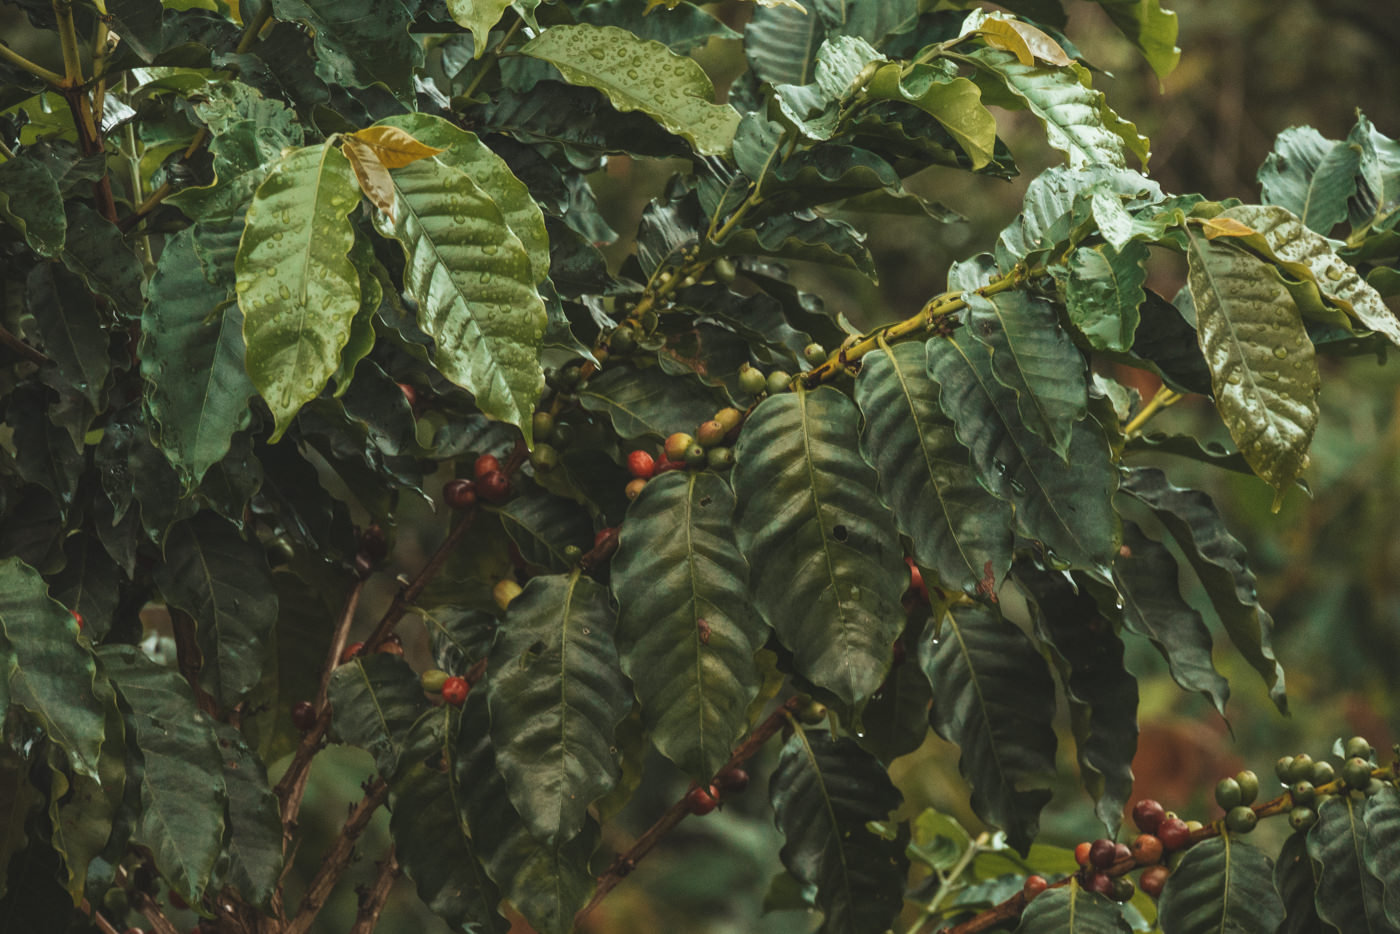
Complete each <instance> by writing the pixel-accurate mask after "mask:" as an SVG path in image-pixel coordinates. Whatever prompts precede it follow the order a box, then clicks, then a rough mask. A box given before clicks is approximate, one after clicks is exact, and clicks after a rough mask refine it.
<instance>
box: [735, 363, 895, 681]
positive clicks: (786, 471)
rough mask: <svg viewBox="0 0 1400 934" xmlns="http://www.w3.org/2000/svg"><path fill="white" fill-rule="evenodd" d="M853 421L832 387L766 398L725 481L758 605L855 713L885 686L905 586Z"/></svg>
mask: <svg viewBox="0 0 1400 934" xmlns="http://www.w3.org/2000/svg"><path fill="white" fill-rule="evenodd" d="M859 418H860V416H859V412H858V410H857V409H856V407H855V404H854V403H853V402H851V400H850V399H848V398H847V397H846V396H844V395H842V394H841V393H839V392H837V391H836V390H834V389H831V388H830V387H822V388H819V389H817V390H815V391H812V392H797V393H783V394H780V395H776V396H770V397H769V398H768V399H766V400H764V402H762V403H761V404H760V405H759V406H758V408H757V409H755V410H754V411H753V413H752V414H751V415H750V416H749V418H748V420H747V421H746V422H745V424H744V431H743V433H742V434H740V436H739V442H738V444H737V445H736V447H735V460H736V466H735V468H734V478H733V482H734V491H735V493H736V495H737V497H738V502H739V506H738V514H737V524H738V534H739V547H740V549H741V550H742V551H743V553H744V556H745V557H746V558H747V559H748V562H749V567H750V568H751V574H750V578H749V579H750V585H749V589H750V597H751V599H752V600H753V604H754V606H755V607H756V608H757V609H758V611H759V613H761V614H762V615H763V618H764V619H765V620H767V622H768V624H769V625H770V626H772V627H773V630H774V631H775V632H776V633H777V635H778V638H779V640H781V641H782V643H783V644H784V645H785V646H787V647H788V648H789V649H790V650H791V651H792V652H793V657H794V664H795V666H796V668H797V672H798V673H799V674H801V675H802V676H803V677H805V678H807V679H808V680H810V681H812V682H813V683H815V684H817V685H819V686H820V687H822V688H825V689H826V690H829V691H832V692H833V693H835V694H836V696H837V697H839V698H840V699H841V700H842V701H843V702H844V703H847V704H851V705H855V704H859V703H860V702H861V701H863V700H864V699H865V698H867V697H869V696H870V695H871V694H872V693H874V692H875V690H876V689H877V688H878V687H879V686H880V682H881V681H882V680H883V679H884V674H885V668H886V666H887V665H888V660H889V655H890V646H891V644H892V643H893V642H894V640H895V638H896V637H897V636H898V635H899V633H900V630H901V629H902V628H903V613H902V612H901V611H900V609H899V597H900V594H901V593H903V591H904V588H905V585H906V583H907V580H908V578H907V574H906V571H905V569H904V567H903V566H902V564H903V562H902V561H901V554H900V547H899V537H898V533H897V532H896V530H895V527H894V523H893V521H892V520H891V518H890V515H889V512H888V511H887V510H886V509H885V507H884V505H883V504H882V503H881V502H880V498H879V495H878V493H877V490H876V482H877V478H876V474H875V471H874V470H873V469H871V468H870V466H869V465H867V464H866V463H865V461H863V460H862V459H861V458H860V455H859V454H858V453H857V452H856V450H855V444H854V442H855V440H856V431H857V424H858V422H859Z"/></svg>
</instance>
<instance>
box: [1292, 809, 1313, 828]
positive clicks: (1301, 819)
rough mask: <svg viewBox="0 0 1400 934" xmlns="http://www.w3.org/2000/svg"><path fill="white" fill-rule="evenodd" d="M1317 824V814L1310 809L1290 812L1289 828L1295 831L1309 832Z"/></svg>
mask: <svg viewBox="0 0 1400 934" xmlns="http://www.w3.org/2000/svg"><path fill="white" fill-rule="evenodd" d="M1316 823H1317V812H1316V811H1314V810H1313V809H1312V808H1309V807H1298V808H1294V809H1293V810H1291V811H1289V812H1288V826H1290V827H1292V828H1293V829H1294V830H1307V829H1308V828H1309V827H1311V826H1312V825H1313V824H1316Z"/></svg>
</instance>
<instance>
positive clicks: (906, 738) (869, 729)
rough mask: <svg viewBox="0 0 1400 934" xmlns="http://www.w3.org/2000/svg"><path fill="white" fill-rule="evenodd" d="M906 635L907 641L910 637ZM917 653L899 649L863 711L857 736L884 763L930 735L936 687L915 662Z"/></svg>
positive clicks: (911, 748) (912, 749) (920, 742)
mask: <svg viewBox="0 0 1400 934" xmlns="http://www.w3.org/2000/svg"><path fill="white" fill-rule="evenodd" d="M903 638H904V640H905V642H906V644H907V643H908V641H909V639H910V637H909V636H908V635H906V636H904V637H903ZM913 654H914V653H913V652H912V651H909V652H907V654H906V655H905V656H901V655H900V654H899V653H898V650H897V651H896V655H895V660H894V661H893V663H892V664H891V667H890V673H889V674H888V675H886V676H885V680H884V682H883V683H882V684H881V685H880V689H879V690H878V691H876V692H875V693H874V694H872V695H871V696H870V702H869V703H867V704H866V705H865V709H864V710H862V711H861V715H860V717H861V719H860V729H861V735H859V736H858V737H857V738H858V740H859V742H860V744H861V746H862V747H863V748H865V749H868V750H870V752H872V753H874V754H875V757H876V758H878V759H879V760H880V761H881V762H893V761H894V760H895V759H898V758H899V757H900V756H903V755H908V754H909V753H911V752H913V751H914V750H916V749H918V748H919V747H920V746H922V745H923V742H924V740H925V739H927V738H928V729H929V728H928V708H929V704H930V703H931V702H932V701H933V689H932V688H931V687H930V686H929V683H928V677H927V676H926V675H925V674H924V670H923V669H922V668H921V667H919V665H917V664H916V663H915V662H914V659H913V657H912V656H913Z"/></svg>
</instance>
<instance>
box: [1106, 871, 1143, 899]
mask: <svg viewBox="0 0 1400 934" xmlns="http://www.w3.org/2000/svg"><path fill="white" fill-rule="evenodd" d="M1136 894H1137V887H1136V886H1134V885H1133V880H1132V879H1129V878H1128V877H1127V876H1118V877H1117V878H1116V879H1114V880H1113V888H1112V889H1111V890H1110V891H1109V893H1108V897H1109V898H1111V899H1113V900H1114V901H1115V902H1130V901H1132V900H1133V896H1134V895H1136Z"/></svg>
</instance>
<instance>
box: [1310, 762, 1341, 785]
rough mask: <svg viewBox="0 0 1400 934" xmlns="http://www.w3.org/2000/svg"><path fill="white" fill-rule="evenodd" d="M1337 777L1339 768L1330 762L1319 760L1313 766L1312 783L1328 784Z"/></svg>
mask: <svg viewBox="0 0 1400 934" xmlns="http://www.w3.org/2000/svg"><path fill="white" fill-rule="evenodd" d="M1336 777H1337V770H1336V769H1334V768H1332V763H1330V762H1318V763H1315V764H1314V765H1313V767H1312V783H1313V784H1314V785H1326V784H1327V783H1328V782H1331V781H1332V780H1333V779H1335V778H1336Z"/></svg>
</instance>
